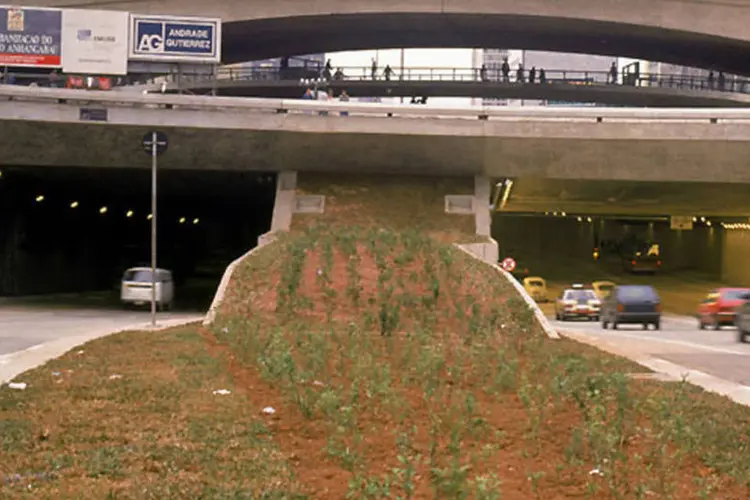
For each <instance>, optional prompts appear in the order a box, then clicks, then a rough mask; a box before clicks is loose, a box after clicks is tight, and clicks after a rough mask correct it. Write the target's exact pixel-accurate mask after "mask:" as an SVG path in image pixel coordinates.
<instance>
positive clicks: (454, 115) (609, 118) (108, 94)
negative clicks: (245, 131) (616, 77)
mask: <svg viewBox="0 0 750 500" xmlns="http://www.w3.org/2000/svg"><path fill="white" fill-rule="evenodd" d="M3 101H6V102H9V101H10V102H12V103H13V106H12V107H10V108H5V109H8V110H9V112H8V113H7V114H6V115H2V114H0V119H10V120H23V119H24V117H23V113H22V107H21V106H20V105H21V104H25V103H29V104H32V103H36V104H43V105H49V106H51V107H52V106H58V107H59V106H70V107H83V106H86V107H90V106H92V105H93V106H97V105H98V106H100V107H105V108H118V107H128V108H136V109H144V110H159V111H160V112H164V113H170V112H174V111H175V110H192V111H205V112H241V113H247V112H252V113H265V114H281V115H285V114H301V115H309V116H310V119H316V118H317V117H319V116H329V117H333V116H335V117H336V118H338V119H341V120H346V119H350V118H356V117H372V118H375V117H379V118H384V119H387V118H435V119H465V120H477V119H480V120H498V121H500V120H505V121H550V122H596V123H604V122H607V123H613V122H618V123H624V122H677V123H687V122H697V123H720V122H750V108H713V109H712V108H697V109H693V108H682V109H681V108H587V107H573V106H571V107H567V108H566V107H548V106H538V107H536V106H519V107H507V106H461V107H437V106H425V105H414V104H396V105H391V104H379V103H364V102H341V101H336V100H330V101H310V100H302V99H262V98H245V97H216V96H194V95H178V94H144V93H141V92H127V91H122V92H112V91H98V90H92V91H86V90H73V89H55V88H43V87H18V86H13V85H0V105H1V104H2V102H3ZM50 111H51V112H53V111H54V110H53V109H50Z"/></svg>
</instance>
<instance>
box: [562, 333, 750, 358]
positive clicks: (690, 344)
mask: <svg viewBox="0 0 750 500" xmlns="http://www.w3.org/2000/svg"><path fill="white" fill-rule="evenodd" d="M571 330H572V329H571ZM573 331H575V330H573ZM581 333H586V334H588V335H596V336H597V337H598V338H601V339H602V340H606V339H611V338H612V337H621V338H627V339H634V340H642V341H647V342H657V343H663V344H673V345H679V346H683V347H691V348H693V349H703V350H705V351H713V352H717V353H721V354H737V355H740V356H750V351H740V350H736V349H726V348H722V347H713V346H709V345H705V344H697V343H695V342H688V341H686V340H672V339H663V338H656V337H644V336H643V335H636V334H632V333H625V332H619V331H609V332H607V333H606V335H605V334H604V333H603V332H586V331H581Z"/></svg>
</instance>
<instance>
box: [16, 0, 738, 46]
mask: <svg viewBox="0 0 750 500" xmlns="http://www.w3.org/2000/svg"><path fill="white" fill-rule="evenodd" d="M13 5H25V6H45V7H69V6H70V5H71V4H70V2H69V1H68V0H16V1H14V2H13ZM75 6H76V7H77V8H94V9H102V8H104V9H110V10H124V11H132V12H139V13H148V14H176V15H194V16H216V17H220V18H222V19H223V20H224V22H225V23H231V22H237V21H248V20H263V19H273V18H277V19H283V18H294V17H303V16H332V15H349V16H350V17H351V16H357V15H367V14H369V15H376V14H406V15H408V14H412V15H413V14H439V15H443V16H447V17H449V16H451V15H470V14H478V15H483V16H499V15H502V16H516V17H519V16H530V17H539V18H540V19H545V18H546V19H549V18H552V19H558V20H573V19H575V20H582V21H599V22H608V23H622V24H627V25H632V26H643V27H652V28H658V29H665V30H667V29H669V30H679V31H686V32H695V33H703V34H705V35H721V36H724V37H727V38H734V39H738V40H748V39H750V35H748V31H747V27H746V23H745V20H746V19H747V18H748V17H749V16H750V4H748V3H747V2H724V3H717V2H712V1H709V0H692V1H691V0H672V1H669V0H630V1H625V2H623V1H621V0H600V1H598V2H596V4H595V5H594V4H592V3H591V2H590V1H589V0H568V1H566V2H560V1H559V0H527V1H524V2H518V1H516V0H412V1H410V2H393V1H389V0H350V1H347V2H340V1H336V0H324V1H320V2H299V1H296V0H277V1H275V2H268V1H267V0H245V1H242V2H236V1H230V0H217V1H214V2H205V1H203V0H121V1H117V0H113V1H111V2H101V1H100V0H79V1H78V2H76V4H75Z"/></svg>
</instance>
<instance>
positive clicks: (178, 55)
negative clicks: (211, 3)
mask: <svg viewBox="0 0 750 500" xmlns="http://www.w3.org/2000/svg"><path fill="white" fill-rule="evenodd" d="M129 44H130V50H129V54H128V57H129V59H132V60H141V61H164V62H189V63H219V62H220V61H221V19H206V18H196V17H176V16H150V15H141V14H131V15H130V41H129Z"/></svg>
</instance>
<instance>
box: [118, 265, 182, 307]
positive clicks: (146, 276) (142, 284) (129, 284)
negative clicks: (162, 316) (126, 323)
mask: <svg viewBox="0 0 750 500" xmlns="http://www.w3.org/2000/svg"><path fill="white" fill-rule="evenodd" d="M151 285H152V279H151V268H150V267H132V268H130V269H128V270H127V271H125V273H124V274H123V276H122V284H121V288H120V302H122V303H123V304H126V305H135V306H143V305H147V304H151V289H152V286H151ZM173 301H174V280H173V279H172V271H168V270H166V269H159V268H157V269H156V306H157V308H159V309H162V310H165V309H170V308H171V307H172V302H173Z"/></svg>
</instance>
